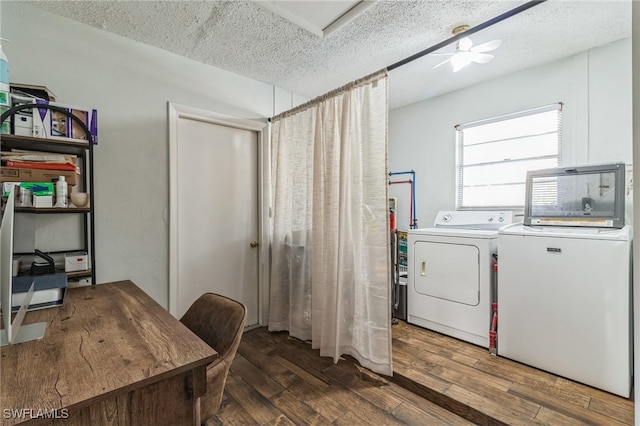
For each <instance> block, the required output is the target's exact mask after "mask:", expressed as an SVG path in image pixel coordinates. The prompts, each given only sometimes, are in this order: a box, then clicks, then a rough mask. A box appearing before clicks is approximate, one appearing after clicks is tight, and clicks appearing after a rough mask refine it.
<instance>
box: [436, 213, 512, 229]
mask: <svg viewBox="0 0 640 426" xmlns="http://www.w3.org/2000/svg"><path fill="white" fill-rule="evenodd" d="M511 223H513V212H512V211H509V210H496V211H475V210H474V211H469V210H460V211H452V210H444V211H440V212H438V214H437V215H436V220H435V223H434V226H435V227H436V228H444V227H448V228H462V229H500V228H502V227H503V226H505V225H509V224H511Z"/></svg>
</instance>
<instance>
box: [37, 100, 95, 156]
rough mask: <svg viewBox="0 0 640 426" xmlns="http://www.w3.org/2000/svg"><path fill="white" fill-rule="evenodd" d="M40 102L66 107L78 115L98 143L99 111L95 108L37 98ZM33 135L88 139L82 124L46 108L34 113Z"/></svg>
mask: <svg viewBox="0 0 640 426" xmlns="http://www.w3.org/2000/svg"><path fill="white" fill-rule="evenodd" d="M36 103H38V104H49V105H53V106H57V107H60V108H63V109H65V110H66V111H68V112H69V113H71V114H73V115H74V116H76V117H78V118H79V119H80V120H81V121H82V122H83V123H84V124H85V125H86V126H87V128H88V129H89V133H91V137H92V138H93V143H94V145H95V144H97V143H98V112H97V111H96V110H95V109H88V108H84V107H77V106H71V105H65V104H61V103H56V102H48V101H45V100H42V99H36ZM33 136H35V137H38V138H49V139H63V140H76V141H83V140H87V136H86V134H85V132H84V131H83V130H82V128H81V127H80V125H78V123H77V122H76V120H73V119H72V118H70V117H69V116H67V115H65V114H63V113H61V112H58V111H53V110H50V109H46V108H37V109H36V110H35V111H34V113H33Z"/></svg>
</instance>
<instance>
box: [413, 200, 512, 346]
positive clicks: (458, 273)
mask: <svg viewBox="0 0 640 426" xmlns="http://www.w3.org/2000/svg"><path fill="white" fill-rule="evenodd" d="M512 222H513V214H512V212H510V211H441V212H439V213H438V215H437V216H436V220H435V223H434V227H433V228H423V229H411V230H409V231H408V236H407V251H408V253H407V254H408V262H407V263H408V268H407V269H408V288H407V322H409V323H411V324H414V325H418V326H420V327H424V328H427V329H430V330H433V331H437V332H439V333H443V334H446V335H448V336H451V337H455V338H458V339H461V340H464V341H467V342H470V343H473V344H476V345H479V346H484V347H487V348H488V347H489V328H490V325H491V316H492V311H491V302H492V301H494V299H495V295H494V288H495V274H494V271H493V265H494V263H495V258H494V255H495V254H496V253H497V241H498V229H499V228H501V227H503V226H505V225H508V224H510V223H512Z"/></svg>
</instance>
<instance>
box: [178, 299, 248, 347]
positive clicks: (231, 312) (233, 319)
mask: <svg viewBox="0 0 640 426" xmlns="http://www.w3.org/2000/svg"><path fill="white" fill-rule="evenodd" d="M246 319H247V308H246V307H245V306H244V305H243V304H242V303H240V302H237V301H235V300H233V299H230V298H228V297H225V296H221V295H219V294H214V293H205V294H203V295H202V296H200V297H199V298H198V299H197V300H196V301H195V302H193V304H192V305H191V307H189V310H187V312H186V313H185V314H184V315H183V316H182V318H180V321H181V322H182V323H183V324H184V325H186V326H187V327H188V328H189V329H190V330H191V331H193V332H194V333H195V334H196V335H197V336H198V337H200V338H201V339H202V340H204V341H205V342H206V343H207V344H208V345H209V346H211V347H212V348H213V349H215V350H216V352H218V356H219V357H220V358H225V356H226V355H227V354H228V353H229V351H231V350H233V351H234V352H235V348H237V345H238V343H239V341H240V339H241V337H242V332H243V330H244V325H245V322H246Z"/></svg>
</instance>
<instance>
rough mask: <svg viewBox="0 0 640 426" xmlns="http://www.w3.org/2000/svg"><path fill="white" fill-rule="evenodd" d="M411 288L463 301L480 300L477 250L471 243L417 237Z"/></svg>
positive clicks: (474, 303) (475, 304) (438, 296)
mask: <svg viewBox="0 0 640 426" xmlns="http://www.w3.org/2000/svg"><path fill="white" fill-rule="evenodd" d="M413 249H414V253H415V255H414V265H413V268H414V269H413V274H414V286H415V291H416V292H417V293H419V294H423V295H425V296H431V297H437V298H439V299H444V300H448V301H451V302H456V303H463V304H465V305H470V306H477V305H478V304H479V303H480V272H479V270H480V250H479V249H478V247H476V246H473V245H463V244H450V243H442V242H430V241H417V242H416V243H415V245H414V247H413Z"/></svg>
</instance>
